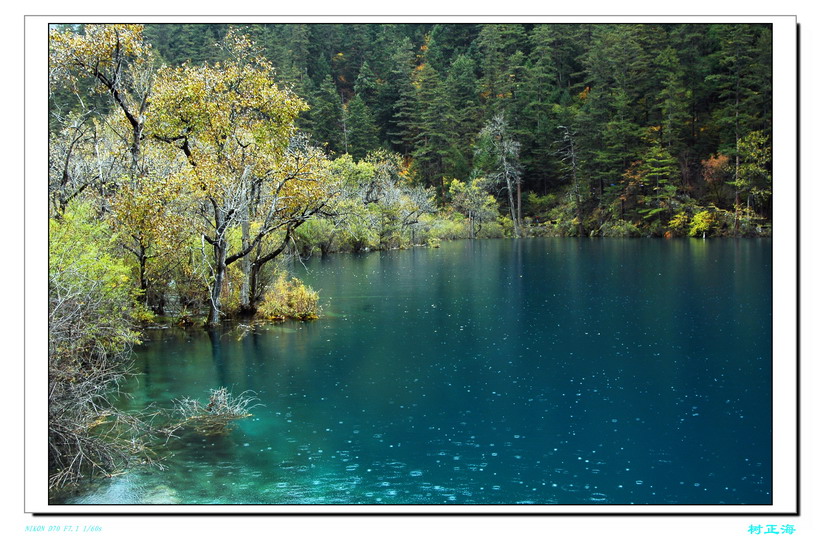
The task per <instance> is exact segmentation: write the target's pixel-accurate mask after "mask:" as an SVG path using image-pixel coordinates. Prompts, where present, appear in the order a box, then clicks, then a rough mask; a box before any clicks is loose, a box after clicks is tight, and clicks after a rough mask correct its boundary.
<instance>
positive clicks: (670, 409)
mask: <svg viewBox="0 0 820 545" xmlns="http://www.w3.org/2000/svg"><path fill="white" fill-rule="evenodd" d="M294 272H295V273H296V274H297V275H298V276H300V277H301V278H303V279H304V280H305V281H306V282H307V283H308V284H310V285H312V286H313V287H314V288H316V289H319V290H321V292H320V294H321V300H322V303H323V305H324V314H325V316H324V317H323V318H322V319H320V320H318V321H316V322H312V323H304V324H303V323H296V322H288V323H286V324H284V325H274V324H270V325H263V326H257V327H252V326H250V325H248V324H233V325H231V326H226V327H225V328H223V329H222V330H219V331H214V332H211V333H207V332H205V331H201V330H191V331H179V330H165V331H156V332H154V333H153V334H152V335H150V337H149V339H148V340H147V342H146V343H145V344H144V345H143V346H142V347H140V348H139V349H138V350H137V354H136V357H137V370H138V372H139V373H140V375H139V377H138V381H137V382H136V383H133V384H131V385H129V387H128V388H127V389H128V390H130V392H131V394H132V395H133V399H132V400H131V401H129V402H128V403H130V406H132V407H142V406H145V405H146V404H148V403H154V404H156V405H157V406H170V405H171V402H172V400H173V399H175V398H179V397H182V396H191V397H197V398H200V399H205V398H207V393H208V391H209V390H210V389H211V388H217V387H219V386H226V387H228V388H229V389H231V390H232V391H233V392H234V393H240V392H242V391H245V390H253V391H255V392H256V395H257V397H258V398H259V400H260V403H262V406H258V407H256V408H254V409H253V411H252V412H253V413H254V415H253V417H251V418H248V419H246V420H242V421H240V422H239V423H238V424H237V425H236V427H235V429H234V430H233V431H232V432H231V433H230V434H229V435H227V436H224V437H218V438H213V437H200V436H197V435H196V434H193V433H188V434H183V435H181V436H180V437H179V438H177V439H173V440H172V441H171V442H169V444H168V447H167V448H168V450H169V452H170V453H172V454H173V456H172V457H170V458H169V459H167V460H166V461H165V465H166V470H165V471H162V472H158V471H155V470H152V471H147V470H138V469H137V470H134V471H131V472H129V473H127V474H126V475H123V476H120V477H116V478H113V479H107V480H103V481H100V482H99V483H95V484H94V485H92V486H89V487H87V488H85V489H83V490H82V491H81V492H78V493H76V494H74V495H72V496H71V497H68V498H62V499H60V500H58V501H60V502H66V503H94V504H103V503H118V504H143V503H158V504H166V503H184V504H211V503H217V504H768V503H770V502H771V499H772V497H771V345H772V341H771V241H770V240H706V241H703V240H578V239H535V240H520V241H511V240H501V241H461V242H451V243H444V244H442V246H441V248H439V249H428V248H417V249H412V250H407V251H401V252H385V253H373V254H366V255H334V256H330V257H329V258H325V259H318V258H316V259H311V260H308V261H307V262H305V264H304V266H302V265H299V264H297V265H296V267H295V269H294Z"/></svg>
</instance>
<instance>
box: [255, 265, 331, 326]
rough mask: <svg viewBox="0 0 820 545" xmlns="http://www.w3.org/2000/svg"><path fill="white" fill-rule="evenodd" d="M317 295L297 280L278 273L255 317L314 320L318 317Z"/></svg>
mask: <svg viewBox="0 0 820 545" xmlns="http://www.w3.org/2000/svg"><path fill="white" fill-rule="evenodd" d="M318 313H319V294H318V293H317V292H316V291H314V290H312V289H311V288H309V287H308V286H305V285H304V283H302V281H301V280H299V279H298V278H291V279H288V278H287V274H286V273H284V272H283V273H279V274H278V275H277V276H276V280H275V281H274V283H273V286H271V287H270V289H269V290H268V292H267V293H266V294H265V298H264V300H263V301H262V304H261V305H259V309H258V310H257V315H258V316H260V317H261V318H264V319H266V320H284V319H285V318H293V319H295V320H303V321H304V320H315V319H316V318H318V317H319V314H318Z"/></svg>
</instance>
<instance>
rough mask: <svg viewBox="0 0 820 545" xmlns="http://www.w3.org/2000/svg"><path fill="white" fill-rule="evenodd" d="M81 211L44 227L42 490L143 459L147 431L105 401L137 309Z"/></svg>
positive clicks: (106, 236)
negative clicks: (45, 476)
mask: <svg viewBox="0 0 820 545" xmlns="http://www.w3.org/2000/svg"><path fill="white" fill-rule="evenodd" d="M115 244H116V240H115V239H114V237H112V235H111V233H110V231H108V229H107V228H106V226H105V224H103V223H101V222H99V221H97V220H96V219H95V217H94V214H93V212H92V211H91V209H90V208H89V207H82V206H72V207H71V208H70V209H69V210H68V211H66V213H65V214H64V215H63V217H62V219H61V220H60V221H57V220H51V221H50V222H49V248H48V250H49V269H48V273H49V274H48V296H49V303H48V304H49V307H48V310H49V336H48V382H49V384H48V466H49V488H51V489H55V488H60V487H62V486H64V485H67V484H71V483H73V482H76V481H78V480H79V479H81V478H83V477H90V476H93V475H94V474H99V473H102V474H106V475H110V474H112V473H113V472H114V471H116V470H119V469H120V468H121V467H124V466H125V465H127V464H128V463H129V461H130V460H131V458H132V457H133V456H134V455H137V456H140V457H142V458H143V460H148V459H149V458H150V451H149V450H148V447H147V443H146V440H147V438H148V437H150V436H151V434H152V433H153V431H152V430H151V429H150V426H148V425H147V424H146V423H145V421H144V420H143V419H142V418H141V416H140V415H139V414H136V413H125V412H122V411H120V410H118V409H117V408H116V407H114V406H113V405H112V403H111V401H110V399H109V398H110V396H111V395H112V394H113V393H114V392H115V391H116V387H117V385H118V384H119V383H120V381H122V380H123V379H124V378H125V377H127V376H128V375H129V372H128V366H129V363H130V358H129V355H130V348H131V346H132V345H133V344H134V343H136V342H138V336H137V334H136V333H135V332H134V330H133V325H134V323H135V321H136V318H137V316H135V309H136V308H137V306H138V305H137V303H136V298H135V289H134V287H133V286H134V279H133V278H131V277H130V276H129V271H130V269H129V267H128V266H126V265H125V263H123V261H122V260H120V259H118V258H116V257H114V246H115Z"/></svg>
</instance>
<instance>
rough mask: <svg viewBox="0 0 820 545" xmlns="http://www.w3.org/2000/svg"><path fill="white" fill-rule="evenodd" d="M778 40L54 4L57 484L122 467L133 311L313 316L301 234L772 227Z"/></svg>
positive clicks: (636, 29)
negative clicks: (124, 367)
mask: <svg viewBox="0 0 820 545" xmlns="http://www.w3.org/2000/svg"><path fill="white" fill-rule="evenodd" d="M771 38H772V31H771V27H770V26H769V25H760V24H431V23H414V24H264V25H263V24H258V25H246V26H239V27H234V26H228V25H221V24H147V25H55V26H54V27H53V28H52V30H51V33H50V59H49V61H50V62H49V83H50V94H49V112H50V117H49V134H50V137H49V198H50V208H49V210H50V242H49V256H50V264H49V273H50V274H49V293H50V308H49V311H50V324H51V330H50V333H51V335H50V347H49V354H50V383H51V392H52V393H51V396H50V400H51V402H52V404H51V407H52V410H51V416H52V419H51V429H50V447H51V449H52V453H51V454H52V455H51V457H50V460H51V468H52V482H53V484H54V485H55V486H58V485H60V484H64V483H65V482H70V481H71V480H72V479H73V478H75V477H76V476H77V475H79V474H80V473H82V472H83V471H86V472H87V471H88V470H89V468H97V469H98V470H100V471H105V470H107V469H106V468H108V469H110V468H111V467H114V466H116V465H117V456H123V452H125V451H127V449H125V448H124V447H123V448H121V449H119V450H116V449H115V450H111V444H112V442H111V441H110V438H111V437H112V434H114V435H116V437H119V438H124V437H126V435H128V434H129V433H130V434H132V435H131V436H129V437H130V439H129V441H131V445H132V447H133V446H134V445H136V444H137V443H135V442H134V441H133V431H134V430H135V429H136V428H135V427H134V425H136V424H135V421H134V422H132V421H129V420H128V419H127V418H126V417H125V416H124V415H119V416H118V417H117V418H114V417H112V416H111V415H116V412H115V411H114V410H113V409H112V408H111V407H110V406H108V405H107V404H106V403H105V399H106V398H105V395H104V393H105V391H106V389H107V388H109V387H110V385H111V383H112V381H114V380H116V378H117V377H118V376H119V373H120V371H119V369H120V363H121V362H122V360H123V359H124V356H123V354H124V353H125V352H126V351H127V347H128V346H130V345H131V344H132V343H133V342H134V341H135V339H136V337H135V336H134V334H133V332H132V324H133V323H134V321H135V320H152V319H156V318H157V316H161V315H164V314H171V315H173V316H174V317H175V318H174V319H175V320H179V321H182V322H183V323H190V322H192V321H193V320H194V319H195V318H196V317H198V316H202V317H204V316H205V315H207V319H206V320H205V323H206V324H208V325H216V324H218V323H219V322H220V321H221V320H223V319H224V318H225V317H230V316H236V315H242V314H245V315H253V314H255V313H259V315H261V316H265V317H269V318H271V317H272V318H281V317H283V316H293V317H297V318H301V319H306V318H309V317H313V316H314V315H315V312H314V309H315V306H313V305H315V299H316V297H315V293H312V292H311V291H310V289H309V288H307V287H305V286H303V285H301V284H300V283H299V282H298V281H296V280H293V279H289V278H288V277H287V276H286V275H285V274H284V273H282V272H281V270H280V269H279V268H278V267H277V262H278V261H281V258H282V257H284V256H286V255H297V256H309V255H311V254H319V253H321V254H326V253H329V252H337V251H349V252H361V251H370V250H390V249H398V248H405V247H408V246H411V245H431V246H435V245H437V244H438V243H439V242H440V241H441V240H446V239H454V238H476V237H522V236H621V237H624V236H656V237H678V236H691V237H708V236H768V235H769V234H770V233H771V198H772V195H771V193H772V191H771V190H772V175H771V129H772V80H771V73H772V70H771V68H772V46H771V42H772V40H771ZM78 400H81V401H78ZM101 415H102V416H101ZM61 419H62V420H61ZM78 422H79V423H81V424H82V425H78ZM104 422H108V423H107V424H103V423H104ZM112 422H117V423H118V424H112ZM119 425H123V426H125V428H124V429H126V430H128V431H127V432H125V431H121V430H119V429H118V428H117V426H119ZM100 426H107V427H108V428H110V429H109V431H108V432H107V433H108V437H109V440H108V441H107V442H105V441H104V442H95V437H96V436H95V435H94V433H91V430H93V429H99V428H100ZM83 430H84V431H83ZM95 433H96V432H95ZM145 433H146V432H145V431H144V430H143V431H141V432H140V434H142V435H141V436H146V435H145ZM125 443H127V441H126V442H125ZM125 443H123V444H125ZM78 445H80V446H79V447H78ZM78 449H79V451H78ZM78 452H80V453H81V454H82V456H79V455H78V454H77V453H78Z"/></svg>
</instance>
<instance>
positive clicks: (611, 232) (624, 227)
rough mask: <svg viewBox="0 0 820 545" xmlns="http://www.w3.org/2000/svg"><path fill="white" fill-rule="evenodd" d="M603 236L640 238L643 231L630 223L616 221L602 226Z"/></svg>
mask: <svg viewBox="0 0 820 545" xmlns="http://www.w3.org/2000/svg"><path fill="white" fill-rule="evenodd" d="M601 235H602V236H605V237H639V236H641V231H640V229H638V228H637V227H636V226H635V225H634V224H632V223H630V222H628V221H625V220H615V221H610V222H607V223H605V224H604V225H602V226H601Z"/></svg>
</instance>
